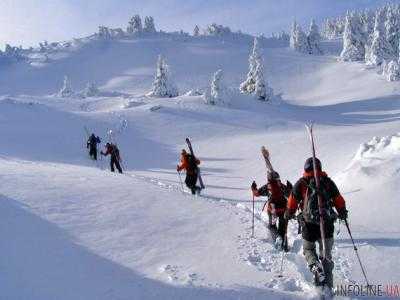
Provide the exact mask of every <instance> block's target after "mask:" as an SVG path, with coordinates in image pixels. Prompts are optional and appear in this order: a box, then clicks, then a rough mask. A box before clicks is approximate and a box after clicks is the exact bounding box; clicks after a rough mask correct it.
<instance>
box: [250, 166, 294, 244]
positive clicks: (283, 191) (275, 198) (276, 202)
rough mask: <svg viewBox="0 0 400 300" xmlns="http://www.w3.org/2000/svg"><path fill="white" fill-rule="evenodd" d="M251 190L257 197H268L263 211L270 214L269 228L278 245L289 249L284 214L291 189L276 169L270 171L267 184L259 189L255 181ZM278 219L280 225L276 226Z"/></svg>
mask: <svg viewBox="0 0 400 300" xmlns="http://www.w3.org/2000/svg"><path fill="white" fill-rule="evenodd" d="M289 189H290V187H289ZM251 190H252V192H253V195H254V196H255V197H260V196H266V197H268V201H267V202H265V204H264V207H263V211H265V212H267V214H268V229H269V230H270V231H271V235H272V238H273V239H274V242H276V245H277V246H278V247H281V248H282V249H283V250H285V251H288V245H287V239H286V238H285V236H286V227H287V222H286V220H285V219H284V214H285V211H286V203H287V196H288V194H289V193H290V190H289V191H288V187H287V186H285V185H284V184H283V183H282V182H281V180H280V177H279V174H278V172H275V171H272V172H268V174H267V184H266V185H263V186H262V187H261V188H259V189H258V188H257V184H256V182H253V184H252V185H251ZM277 220H278V227H277V226H276V221H277Z"/></svg>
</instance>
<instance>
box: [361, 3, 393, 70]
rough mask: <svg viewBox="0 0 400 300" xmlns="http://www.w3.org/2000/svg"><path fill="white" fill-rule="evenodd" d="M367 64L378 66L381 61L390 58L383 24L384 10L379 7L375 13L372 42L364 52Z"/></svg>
mask: <svg viewBox="0 0 400 300" xmlns="http://www.w3.org/2000/svg"><path fill="white" fill-rule="evenodd" d="M365 59H366V63H367V65H373V66H379V65H380V64H382V62H383V61H385V60H389V59H390V46H389V44H388V43H387V41H386V36H385V26H384V11H383V10H381V9H379V10H377V12H376V15H375V26H374V33H373V36H372V44H371V47H370V48H369V50H368V52H367V54H366V57H365Z"/></svg>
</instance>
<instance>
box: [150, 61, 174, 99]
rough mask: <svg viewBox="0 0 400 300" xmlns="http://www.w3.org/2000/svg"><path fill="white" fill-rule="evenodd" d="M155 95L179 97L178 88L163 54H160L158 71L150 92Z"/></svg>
mask: <svg viewBox="0 0 400 300" xmlns="http://www.w3.org/2000/svg"><path fill="white" fill-rule="evenodd" d="M148 95H149V96H153V97H170V98H171V97H177V96H178V88H177V87H176V85H175V83H174V82H173V81H172V79H171V74H170V72H169V67H168V65H167V64H166V62H165V59H164V58H163V57H162V55H159V56H158V61H157V71H156V75H155V78H154V82H153V89H152V91H151V92H150V93H149V94H148Z"/></svg>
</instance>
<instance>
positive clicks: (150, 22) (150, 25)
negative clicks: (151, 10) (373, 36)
mask: <svg viewBox="0 0 400 300" xmlns="http://www.w3.org/2000/svg"><path fill="white" fill-rule="evenodd" d="M143 31H144V32H147V33H154V32H156V26H155V25H154V19H153V17H145V18H144V27H143Z"/></svg>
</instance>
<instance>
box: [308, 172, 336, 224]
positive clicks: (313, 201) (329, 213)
mask: <svg viewBox="0 0 400 300" xmlns="http://www.w3.org/2000/svg"><path fill="white" fill-rule="evenodd" d="M303 180H304V181H303V182H304V184H305V185H306V186H307V191H306V196H305V198H304V200H303V212H302V215H303V218H304V221H305V222H306V223H312V224H320V214H319V206H318V194H319V195H320V196H321V200H322V205H323V216H324V220H325V221H334V220H335V219H336V217H335V212H334V211H333V203H332V197H331V196H330V193H329V182H328V180H329V179H327V178H326V177H321V178H320V187H319V193H318V190H317V186H316V182H315V178H314V177H313V178H311V179H310V180H309V181H308V182H307V181H306V180H305V179H303Z"/></svg>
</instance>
